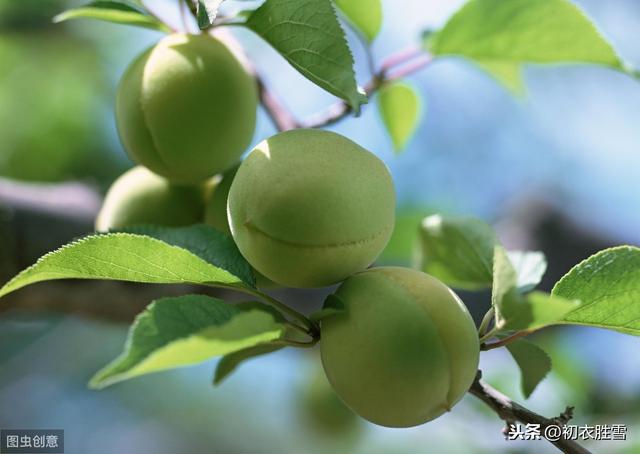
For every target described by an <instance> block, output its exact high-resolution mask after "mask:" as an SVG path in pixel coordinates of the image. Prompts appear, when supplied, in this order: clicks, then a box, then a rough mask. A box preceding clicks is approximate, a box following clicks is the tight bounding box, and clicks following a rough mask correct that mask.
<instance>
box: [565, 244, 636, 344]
mask: <svg viewBox="0 0 640 454" xmlns="http://www.w3.org/2000/svg"><path fill="white" fill-rule="evenodd" d="M552 294H553V295H556V296H558V297H563V298H570V299H579V300H581V301H582V305H581V306H580V307H579V308H577V309H576V310H574V311H573V312H571V313H569V314H568V315H567V316H566V317H565V318H564V320H563V322H564V323H569V324H575V325H588V326H597V327H600V328H608V329H612V330H615V331H619V332H622V333H626V334H633V335H636V336H638V335H640V248H637V247H634V246H618V247H614V248H611V249H606V250H604V251H600V252H598V253H597V254H595V255H593V256H591V257H589V258H588V259H586V260H585V261H583V262H582V263H580V264H578V265H576V266H575V267H574V268H573V269H572V270H571V271H569V273H567V274H566V275H565V276H564V277H563V278H562V279H560V281H559V282H558V283H557V284H556V285H555V287H554V288H553V291H552Z"/></svg>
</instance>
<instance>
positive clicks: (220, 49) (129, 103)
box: [116, 34, 258, 183]
mask: <svg viewBox="0 0 640 454" xmlns="http://www.w3.org/2000/svg"><path fill="white" fill-rule="evenodd" d="M257 102H258V101H257V90H256V84H255V81H254V80H253V79H252V77H251V76H250V75H249V74H248V73H247V72H246V71H245V70H244V69H243V67H242V66H241V65H240V63H239V62H238V61H237V60H236V58H235V57H234V56H233V54H232V53H231V52H230V51H229V49H227V47H226V46H225V45H224V44H222V43H221V42H220V41H218V40H216V39H214V38H212V37H210V36H208V35H204V34H203V35H184V34H173V35H170V36H167V37H166V38H164V39H162V40H161V41H160V42H159V43H158V44H157V45H156V46H155V47H153V48H151V49H150V50H148V51H147V52H145V53H144V54H142V55H141V56H140V57H139V58H138V59H137V60H136V61H135V62H134V63H133V64H132V65H131V66H130V67H129V69H128V70H127V72H126V73H125V75H124V77H123V78H122V82H121V83H120V87H119V89H118V96H117V101H116V120H117V124H118V130H119V133H120V138H121V139H122V143H123V144H124V147H125V148H126V150H127V152H128V153H129V155H130V156H131V158H132V159H133V160H134V161H136V162H138V163H140V164H143V165H144V166H145V167H148V168H149V169H151V170H152V171H153V172H155V173H157V174H159V175H162V176H164V177H166V178H168V179H170V180H172V181H175V182H182V183H194V182H199V181H202V180H205V179H206V178H209V177H211V176H213V175H215V174H217V173H220V172H223V171H224V170H226V169H227V168H229V167H230V166H231V165H233V163H234V162H236V161H237V160H238V159H239V157H240V156H241V155H242V153H243V152H244V151H245V150H246V148H247V147H248V146H249V144H250V141H251V139H252V136H253V131H254V128H255V122H256V108H257Z"/></svg>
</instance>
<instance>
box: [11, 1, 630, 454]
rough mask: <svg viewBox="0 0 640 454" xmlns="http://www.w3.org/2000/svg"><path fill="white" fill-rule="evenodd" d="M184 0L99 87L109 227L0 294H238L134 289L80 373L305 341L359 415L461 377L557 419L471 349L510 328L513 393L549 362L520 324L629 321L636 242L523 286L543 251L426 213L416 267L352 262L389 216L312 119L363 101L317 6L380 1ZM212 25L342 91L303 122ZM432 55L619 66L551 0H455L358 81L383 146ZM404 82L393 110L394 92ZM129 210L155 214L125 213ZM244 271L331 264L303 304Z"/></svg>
mask: <svg viewBox="0 0 640 454" xmlns="http://www.w3.org/2000/svg"><path fill="white" fill-rule="evenodd" d="M181 1H186V2H187V4H188V5H189V6H191V8H190V9H191V11H192V12H193V14H194V20H195V19H197V22H196V23H197V24H198V25H199V26H200V27H201V28H202V29H203V33H201V34H198V35H194V34H187V33H177V32H173V33H170V34H169V35H168V36H166V37H165V38H163V39H161V40H160V42H159V43H158V44H157V45H156V46H154V47H152V48H151V49H149V50H148V51H146V52H144V53H143V54H142V55H141V56H140V57H138V58H137V59H136V60H135V61H134V62H133V63H132V64H131V66H130V67H129V68H128V69H127V71H126V72H125V74H124V76H123V78H122V82H121V83H120V86H119V89H118V94H117V99H116V102H115V106H116V109H115V110H116V120H117V125H118V130H119V133H120V137H121V139H122V143H123V145H124V148H125V149H126V150H127V152H128V153H129V155H130V156H131V157H132V159H133V160H134V161H135V162H137V163H138V164H140V166H139V167H136V168H134V169H132V170H130V171H129V172H127V173H126V174H124V175H123V176H121V177H120V178H119V179H118V180H117V181H116V182H115V183H114V184H113V186H112V187H111V189H110V190H109V192H108V194H107V196H106V199H105V202H104V206H103V208H102V210H101V212H100V215H99V216H98V219H97V222H96V229H97V230H99V231H107V230H122V229H124V230H126V232H113V233H107V234H100V235H94V236H89V237H87V238H84V239H82V240H80V241H77V242H74V243H72V244H70V245H67V246H65V247H63V248H61V249H59V250H57V251H54V252H52V253H50V254H47V255H45V256H44V257H43V258H42V259H40V260H39V261H38V262H37V263H36V264H35V265H33V266H32V267H30V268H28V269H26V270H25V271H23V272H22V273H20V274H18V275H17V276H16V277H15V278H14V279H12V280H11V281H10V282H9V283H7V284H6V285H5V286H4V287H2V288H1V289H0V296H3V295H5V294H8V293H10V292H13V291H15V290H18V289H19V288H21V287H24V286H26V285H29V284H32V283H35V282H40V281H44V280H51V279H64V278H83V279H88V278H92V279H118V280H124V281H135V282H146V283H193V284H200V285H209V286H216V287H223V288H227V289H233V290H235V291H238V292H242V293H244V294H246V295H248V296H250V297H251V299H252V302H249V303H242V304H236V305H232V304H228V303H226V302H224V301H222V300H219V299H215V298H209V297H205V296H203V295H199V296H194V295H185V296H183V297H177V298H172V299H162V300H159V301H156V302H154V303H152V304H151V305H150V306H149V307H148V308H147V309H146V310H145V312H144V313H143V314H142V315H141V316H140V317H139V318H138V319H137V320H136V322H135V323H134V325H133V328H132V330H131V331H130V334H129V338H128V340H127V343H126V345H125V353H124V354H123V355H122V356H121V357H120V358H118V359H117V360H116V361H114V362H113V363H112V364H111V365H109V366H108V367H107V368H105V369H103V371H101V372H100V373H99V374H98V375H97V376H96V377H95V378H94V380H93V381H92V384H93V385H94V386H95V387H103V386H106V385H109V384H111V383H115V382H116V381H119V380H124V379H127V378H132V377H135V376H138V375H142V374H145V373H149V372H153V371H158V370H164V369H168V368H172V367H179V366H183V365H187V364H194V363H197V362H201V361H203V360H206V359H209V358H211V357H215V356H223V359H222V360H221V361H220V363H219V365H218V370H217V371H216V376H215V382H216V383H219V382H220V381H222V380H223V379H224V378H225V377H226V376H227V375H229V374H230V373H231V372H233V371H234V370H235V369H236V368H237V367H238V366H239V365H240V364H242V363H243V362H244V361H246V360H248V359H250V358H252V357H256V356H260V355H264V354H268V353H271V352H274V351H276V350H279V349H281V348H284V347H289V346H291V347H312V346H314V345H315V344H316V343H320V350H321V358H322V364H323V368H324V371H325V373H326V377H327V378H328V381H329V383H330V384H331V386H332V388H333V390H334V391H335V393H336V394H337V396H339V397H340V398H341V399H342V401H343V402H344V403H345V404H346V405H347V406H348V407H350V408H351V409H352V410H353V411H354V412H355V413H356V414H358V415H359V416H361V417H362V418H365V419H367V420H369V421H371V422H373V423H376V424H380V425H384V426H389V427H410V426H415V425H419V424H422V423H424V422H427V421H430V420H433V419H435V418H437V417H439V416H440V415H441V414H443V413H444V412H446V411H450V410H452V408H453V407H454V405H455V404H456V403H457V402H458V401H460V399H461V398H462V397H463V396H464V395H465V393H467V392H470V393H472V394H474V395H476V396H478V397H480V399H481V400H483V401H484V402H486V403H488V404H489V406H490V407H491V408H492V409H493V410H494V411H495V412H496V413H497V414H498V416H499V417H500V418H502V419H504V420H505V421H507V422H513V421H515V420H517V421H521V422H533V423H540V421H543V422H544V424H552V423H553V424H556V423H557V422H558V420H557V419H546V418H544V417H543V416H540V415H536V414H534V413H532V412H530V411H529V410H527V409H524V407H522V406H516V405H515V404H513V403H511V402H510V401H508V399H507V398H506V397H505V396H503V395H500V394H498V393H495V392H494V391H493V390H492V388H490V387H489V386H488V385H487V384H486V383H484V382H483V381H481V380H480V378H479V377H480V376H479V374H477V367H478V361H479V352H480V350H490V349H493V348H498V347H502V346H511V348H510V350H509V351H510V352H511V354H512V355H513V356H514V358H515V359H516V361H517V363H518V366H519V367H520V369H521V371H522V375H523V389H525V390H526V394H527V397H528V395H529V394H530V393H531V392H533V389H535V387H536V385H537V384H538V383H539V382H540V380H542V379H543V378H544V376H545V375H546V374H547V372H548V371H549V369H550V368H551V363H550V361H549V360H548V358H546V355H545V353H544V352H543V351H542V350H541V349H539V348H538V347H536V346H534V345H533V344H531V345H529V344H527V346H526V347H525V348H516V346H518V345H520V346H521V347H522V344H518V343H517V342H522V340H521V339H519V338H520V337H523V336H524V335H527V334H530V333H531V332H533V331H536V330H539V329H541V328H544V327H546V326H549V325H562V324H569V323H570V324H578V325H589V326H593V325H595V326H599V327H601V328H609V329H613V330H617V331H620V332H624V333H627V334H633V335H640V323H639V322H638V320H640V305H639V304H637V300H638V296H640V248H637V247H633V246H621V247H617V248H612V249H609V250H606V251H602V252H600V253H598V254H596V255H594V256H592V257H590V258H589V259H587V260H585V261H584V262H583V263H581V264H579V265H577V266H576V267H574V268H573V269H572V270H571V271H570V272H569V273H567V274H566V275H565V276H564V277H563V278H562V279H561V280H560V281H559V282H558V284H557V285H556V287H555V288H554V289H553V291H552V293H551V294H546V293H543V292H533V291H532V290H533V288H534V287H535V286H536V285H537V284H538V283H539V282H540V280H541V279H542V275H543V273H544V270H545V269H546V260H545V258H544V255H543V254H542V253H538V252H528V251H511V252H510V253H507V251H506V250H505V249H504V247H503V246H502V245H501V244H500V242H499V240H498V237H497V235H496V234H495V232H493V230H492V229H491V227H490V226H489V225H487V224H485V223H483V222H482V221H480V220H476V219H470V218H450V217H447V216H430V217H428V218H425V219H424V220H423V221H422V222H421V224H420V226H416V229H415V231H416V234H417V233H418V232H420V238H419V239H420V242H421V248H420V253H421V256H420V260H419V261H418V264H419V265H418V266H419V268H420V269H421V270H415V269H409V268H399V267H377V268H376V267H374V268H371V269H367V268H368V267H369V266H370V265H372V264H373V263H374V262H375V261H376V260H377V259H378V257H379V255H380V253H381V252H382V251H383V249H384V248H385V246H386V245H387V243H388V241H389V238H390V237H391V235H392V232H393V230H394V226H395V222H396V220H395V211H396V201H395V190H394V183H393V180H392V178H391V175H390V173H389V171H388V169H387V167H386V166H385V164H384V163H383V162H382V161H381V160H380V159H379V158H378V157H377V156H376V155H375V154H373V153H371V152H370V151H368V150H365V149H364V148H362V147H361V146H360V145H358V144H356V143H355V142H353V141H351V140H350V139H348V138H346V137H343V136H341V135H339V134H336V133H334V132H328V131H324V130H322V129H321V128H322V127H325V126H328V125H331V124H333V123H335V122H337V121H339V120H342V119H344V118H346V117H347V116H348V115H349V114H350V113H351V112H353V113H356V114H357V113H359V109H360V105H361V104H362V103H363V102H364V101H365V100H366V96H365V93H363V91H362V90H360V89H358V87H357V84H356V78H355V74H354V70H353V58H352V54H351V52H350V49H349V44H348V42H347V40H346V38H345V34H344V32H343V30H342V28H341V24H340V22H339V20H338V16H337V15H336V14H335V11H334V6H337V7H338V8H340V9H341V12H342V17H345V18H346V19H347V20H348V21H349V23H350V24H352V25H353V26H354V27H356V28H357V29H358V31H359V32H360V33H361V34H362V35H363V36H364V37H365V38H366V42H367V43H371V42H372V41H373V40H375V38H376V35H377V33H378V32H379V30H380V29H381V25H382V8H381V5H380V3H379V2H378V1H376V0H366V1H356V0H354V1H353V2H337V3H336V4H335V5H334V4H333V3H332V2H331V1H330V0H300V1H299V2H291V1H289V0H266V1H265V2H263V3H262V4H261V5H260V6H259V7H258V8H257V9H255V10H254V11H245V12H243V13H242V14H239V15H238V16H237V17H226V16H225V17H221V18H217V8H218V6H220V4H221V3H223V2H221V1H219V0H218V1H209V0H199V1H198V2H197V3H192V2H191V0H181ZM367 11H371V14H370V15H368V16H367V15H366V12H367ZM80 17H87V18H93V19H101V20H107V21H111V22H117V23H124V24H129V25H137V26H143V27H147V28H152V29H155V30H160V31H167V30H170V27H169V25H167V24H164V23H163V22H162V21H161V20H160V19H159V18H158V17H157V16H155V15H154V14H153V13H152V12H151V11H150V10H148V9H146V8H144V7H143V6H142V5H141V3H140V2H137V3H135V4H132V3H125V2H119V1H110V2H93V3H90V4H88V5H85V6H84V7H80V8H76V9H72V10H70V11H67V12H65V13H63V14H60V15H59V16H57V21H63V20H68V19H75V18H80ZM227 25H234V26H244V27H245V28H247V29H249V30H251V31H252V32H254V33H256V34H257V35H258V36H260V37H261V38H263V39H264V40H265V41H266V42H267V43H268V44H270V45H271V46H272V47H274V49H275V50H276V51H278V52H280V53H281V54H282V56H283V57H284V58H285V59H286V60H287V61H288V62H289V63H290V64H291V65H292V66H293V67H294V68H295V69H297V70H298V71H299V72H300V74H302V75H303V76H305V77H306V78H308V79H309V80H311V81H312V82H314V83H315V84H316V85H318V86H319V87H321V88H323V89H325V90H327V91H328V92H329V93H331V94H333V95H335V96H338V97H339V98H341V100H340V101H339V102H338V104H336V105H335V106H332V107H331V108H330V109H328V110H327V112H326V113H325V114H323V115H319V116H318V117H315V118H314V119H313V120H312V121H308V122H301V121H298V120H297V119H296V118H294V117H293V115H292V114H291V113H289V112H287V111H286V110H285V109H284V108H283V107H282V105H281V104H280V103H279V102H278V100H277V98H275V97H274V96H273V93H271V92H270V91H269V89H268V87H267V86H266V84H265V82H264V81H263V80H261V79H260V78H259V77H258V76H256V75H254V74H250V73H249V72H248V71H247V70H246V69H245V68H244V67H243V66H242V65H241V64H240V63H239V62H238V60H237V59H236V57H235V56H234V55H233V54H232V53H231V52H230V50H229V49H228V48H227V47H226V45H225V44H223V43H222V42H221V41H220V40H218V39H217V38H213V37H212V36H210V35H209V32H210V29H214V28H217V27H223V26H227ZM536 37H541V38H540V39H537V38H536ZM534 38H535V39H534ZM450 55H457V56H463V57H465V58H467V59H470V60H472V61H474V62H475V63H477V64H478V65H479V67H481V68H484V69H485V70H486V71H488V72H489V73H490V74H492V75H494V76H495V77H496V78H497V79H498V80H500V81H501V82H502V83H503V84H505V85H506V86H507V87H509V88H511V89H512V90H514V91H518V92H521V91H522V88H523V87H522V84H523V82H522V80H521V78H520V69H521V67H522V65H524V64H528V63H538V64H541V63H568V62H580V63H591V64H600V65H605V66H609V67H611V68H613V69H616V70H620V71H626V72H627V73H628V74H630V75H632V76H637V74H638V73H637V72H634V71H632V70H629V69H628V68H627V67H626V66H624V65H622V64H621V62H620V60H619V59H618V57H617V55H616V54H615V51H614V50H613V48H612V47H611V45H610V44H609V43H608V42H606V41H605V40H604V38H602V36H601V35H600V34H599V33H598V31H597V30H596V28H595V26H594V25H593V24H592V23H591V22H590V21H589V19H588V18H587V17H586V16H585V15H584V13H582V12H581V11H580V10H579V9H578V8H577V7H575V5H573V4H572V3H570V2H568V1H566V0H513V1H508V2H507V1H503V0H470V1H469V2H468V3H467V4H466V5H465V6H463V7H462V8H461V9H460V10H459V11H458V12H457V13H456V14H455V15H454V16H453V18H452V19H451V20H449V21H448V22H447V23H446V24H445V26H444V27H443V29H442V30H439V31H436V32H435V33H429V34H428V37H427V38H426V39H425V42H424V49H422V50H421V51H412V52H399V53H398V55H392V56H391V57H390V58H389V59H388V60H386V61H385V62H383V63H381V64H380V69H379V70H376V71H375V74H373V79H372V81H371V82H370V83H369V84H368V85H367V90H366V95H367V96H368V97H373V96H376V94H377V92H379V91H380V90H382V93H381V94H382V96H381V98H379V99H378V101H379V102H378V104H377V105H378V108H379V110H380V114H381V117H382V119H383V120H384V125H385V127H386V128H387V130H388V132H389V134H390V135H391V138H392V142H393V143H394V145H395V146H396V147H397V148H401V147H402V146H404V144H406V143H407V141H408V139H409V137H410V136H411V134H412V132H413V130H414V128H415V126H416V125H418V120H419V115H420V112H423V111H424V110H423V109H419V108H418V107H416V106H419V105H420V103H419V94H418V93H417V92H416V91H415V90H414V89H413V88H412V87H411V86H410V85H406V84H404V83H402V81H401V80H400V79H403V78H404V77H405V76H407V75H409V74H411V73H412V72H414V71H417V70H418V69H421V68H423V67H425V66H426V65H428V64H429V63H430V62H431V61H433V60H434V59H436V60H437V59H440V58H445V57H447V56H450ZM370 63H371V66H376V65H375V62H374V61H373V59H371V62H370ZM398 66H400V68H399V69H398ZM373 69H376V68H373ZM258 88H259V90H258ZM516 88H517V90H516ZM259 94H260V95H261V96H260V101H261V103H262V106H263V107H264V109H265V111H266V112H267V113H268V114H269V116H270V118H271V119H272V120H274V125H275V126H276V127H277V129H278V130H279V133H277V134H275V135H272V136H270V137H267V138H263V137H261V138H260V139H264V140H262V142H260V143H259V144H258V145H257V146H256V147H255V148H254V149H253V150H252V151H251V152H250V153H249V154H248V155H247V156H246V158H244V159H243V160H242V159H241V156H242V155H243V154H244V153H245V151H247V148H248V147H249V145H250V142H251V140H252V136H253V133H254V128H255V123H256V108H257V105H258V95H259ZM407 102H409V103H410V104H411V108H410V109H404V108H403V106H405V107H406V106H407V105H408V104H407ZM301 125H306V128H303V127H301ZM289 129H291V130H289ZM376 151H377V150H376ZM238 162H240V164H238ZM234 164H235V165H236V166H235V167H234ZM201 223H203V224H205V225H202V224H201ZM139 224H154V225H143V226H138V227H137V228H135V229H131V227H132V226H135V225H139ZM191 224H199V225H191ZM167 226H183V227H180V228H168V227H167ZM185 226H186V227H185ZM424 271H426V272H428V273H429V274H426V273H425V272H424ZM257 276H258V277H259V279H258V285H257V286H256V277H257ZM261 279H262V280H263V282H265V281H266V282H268V280H271V281H273V282H274V283H276V284H279V285H282V286H285V287H294V288H312V287H323V286H328V285H332V284H340V285H339V287H338V289H337V291H335V292H334V293H333V294H332V295H330V296H329V297H328V298H327V299H326V301H325V304H324V306H323V308H322V309H320V310H318V311H317V312H315V313H313V314H311V315H304V314H302V313H300V312H298V311H297V310H296V309H294V307H292V306H289V305H286V304H284V303H282V302H281V301H280V300H278V299H277V298H274V297H273V296H271V295H269V294H266V293H264V292H263V291H262V290H260V289H259V288H262V287H263V285H261V284H260V280H261ZM449 286H451V287H456V288H464V289H467V290H483V289H490V291H491V309H490V310H489V311H488V312H487V313H486V315H485V317H484V319H483V320H482V322H481V323H480V326H479V327H478V328H477V329H476V326H475V324H474V322H473V320H472V318H471V316H470V315H469V312H468V311H467V308H466V307H465V305H464V303H463V302H462V301H461V300H460V298H459V297H458V296H457V295H456V294H455V293H454V292H453V291H452V290H451V289H450V288H449ZM256 300H258V301H256ZM262 303H266V304H262ZM621 308H622V309H621ZM532 345H533V346H532ZM522 352H525V353H526V352H535V354H533V355H529V356H530V357H528V354H523V353H522ZM325 385H326V383H325ZM325 389H326V386H325ZM325 397H326V393H323V394H322V396H321V397H318V395H316V394H313V395H312V396H311V397H310V398H309V399H310V400H318V399H319V400H320V401H322V402H324V403H323V404H322V405H321V407H322V408H321V413H322V414H321V415H320V418H321V419H324V422H323V424H325V423H326V422H327V421H326V418H325V416H326V413H325V412H324V410H323V408H329V407H331V408H334V407H335V403H336V400H335V396H334V395H333V394H331V399H329V400H326V399H325ZM327 402H329V403H327ZM325 404H326V405H325ZM343 416H344V418H345V419H344V420H345V421H347V420H349V418H350V417H351V414H350V413H349V412H347V413H344V414H343ZM328 425H329V426H331V424H328ZM554 442H555V444H556V445H557V446H558V447H560V448H561V449H563V450H564V451H565V452H584V451H582V450H581V448H580V447H578V446H577V445H576V443H575V442H574V441H571V440H564V439H563V440H559V441H558V440H556V441H554Z"/></svg>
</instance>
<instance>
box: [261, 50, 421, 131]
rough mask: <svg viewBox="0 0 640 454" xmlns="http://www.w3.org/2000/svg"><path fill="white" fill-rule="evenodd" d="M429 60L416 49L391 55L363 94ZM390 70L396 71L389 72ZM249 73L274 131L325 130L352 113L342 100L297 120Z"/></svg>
mask: <svg viewBox="0 0 640 454" xmlns="http://www.w3.org/2000/svg"><path fill="white" fill-rule="evenodd" d="M431 61H432V57H431V56H430V55H428V54H425V53H424V52H422V51H420V49H419V48H416V47H411V48H409V49H405V50H401V51H399V52H397V53H395V54H392V55H391V56H389V57H388V58H386V59H385V60H384V61H383V62H382V63H381V64H380V70H379V71H378V72H377V73H375V74H374V75H373V77H372V78H371V80H370V81H369V83H367V85H366V86H365V87H364V92H365V94H366V95H367V96H371V95H373V94H374V93H375V92H376V91H378V90H379V89H380V87H382V85H384V84H385V83H389V82H393V81H394V80H398V79H401V78H403V77H407V76H409V75H411V74H414V73H416V72H417V71H419V70H421V69H422V68H424V67H426V66H427V65H428V64H429V63H431ZM398 67H400V68H398ZM394 68H397V69H396V70H395V71H392V70H393V69H394ZM253 73H254V74H255V75H256V80H257V81H258V88H259V90H260V100H261V102H262V105H263V107H264V109H265V110H266V112H267V114H268V115H269V117H270V118H271V120H272V121H273V124H274V125H275V127H276V128H277V129H278V131H287V130H289V129H295V128H325V127H327V126H331V125H332V124H335V123H337V122H339V121H341V120H343V119H344V118H346V117H347V116H348V115H349V114H350V113H351V111H352V109H351V107H350V106H349V104H347V103H346V102H345V101H339V102H337V103H335V104H333V105H331V106H329V107H327V109H326V110H324V111H323V112H320V113H318V114H315V115H313V116H311V117H310V118H308V119H306V120H304V121H298V120H296V119H295V118H294V117H293V115H292V114H291V113H290V112H289V111H288V110H287V109H286V108H285V107H284V105H283V104H282V103H281V102H280V101H279V99H278V98H277V97H276V96H275V94H274V93H273V92H272V91H271V90H269V88H268V87H267V86H266V84H265V83H264V80H263V79H262V78H261V77H260V76H259V75H258V74H257V73H256V71H255V70H253Z"/></svg>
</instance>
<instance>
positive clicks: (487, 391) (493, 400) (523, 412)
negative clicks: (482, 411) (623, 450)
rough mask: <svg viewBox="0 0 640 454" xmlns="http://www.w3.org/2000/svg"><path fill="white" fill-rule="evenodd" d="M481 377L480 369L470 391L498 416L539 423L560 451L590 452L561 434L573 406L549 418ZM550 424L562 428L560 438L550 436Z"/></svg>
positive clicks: (588, 453) (522, 421)
mask: <svg viewBox="0 0 640 454" xmlns="http://www.w3.org/2000/svg"><path fill="white" fill-rule="evenodd" d="M481 378H482V373H481V372H480V371H478V375H477V376H476V379H475V381H474V382H473V385H471V389H470V390H469V392H470V393H471V394H473V395H474V396H476V397H477V398H478V399H480V400H481V401H483V402H484V403H485V404H487V405H488V406H489V407H490V408H491V409H492V410H493V411H494V412H495V413H496V414H497V415H498V417H499V418H500V419H502V420H503V421H505V422H506V423H507V424H511V423H513V422H514V421H520V422H521V423H524V424H539V425H540V435H541V436H542V437H544V438H546V439H547V440H548V441H549V442H550V443H553V445H554V446H555V447H556V448H558V449H559V450H560V451H562V452H564V453H568V454H590V451H589V450H587V449H585V448H583V447H582V446H580V445H579V444H578V443H576V442H575V441H573V440H567V439H565V438H564V437H563V436H562V435H561V434H562V427H563V426H564V425H565V424H566V423H567V422H568V421H569V419H570V418H571V416H572V415H573V408H572V407H567V409H566V410H565V411H564V412H563V413H562V414H561V415H560V416H558V417H557V418H547V417H545V416H542V415H539V414H538V413H535V412H533V411H531V410H529V409H527V408H525V407H523V406H522V405H520V404H518V403H516V402H513V401H512V400H511V399H509V398H508V397H507V396H505V395H504V394H502V393H501V392H500V391H498V390H496V389H494V388H492V387H491V386H490V385H488V384H487V383H485V382H483V381H482V380H481ZM550 426H556V427H559V428H560V436H559V439H557V440H556V439H555V436H554V437H552V438H554V439H550V438H549V434H548V433H547V431H546V429H547V427H550ZM554 431H555V430H554Z"/></svg>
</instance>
